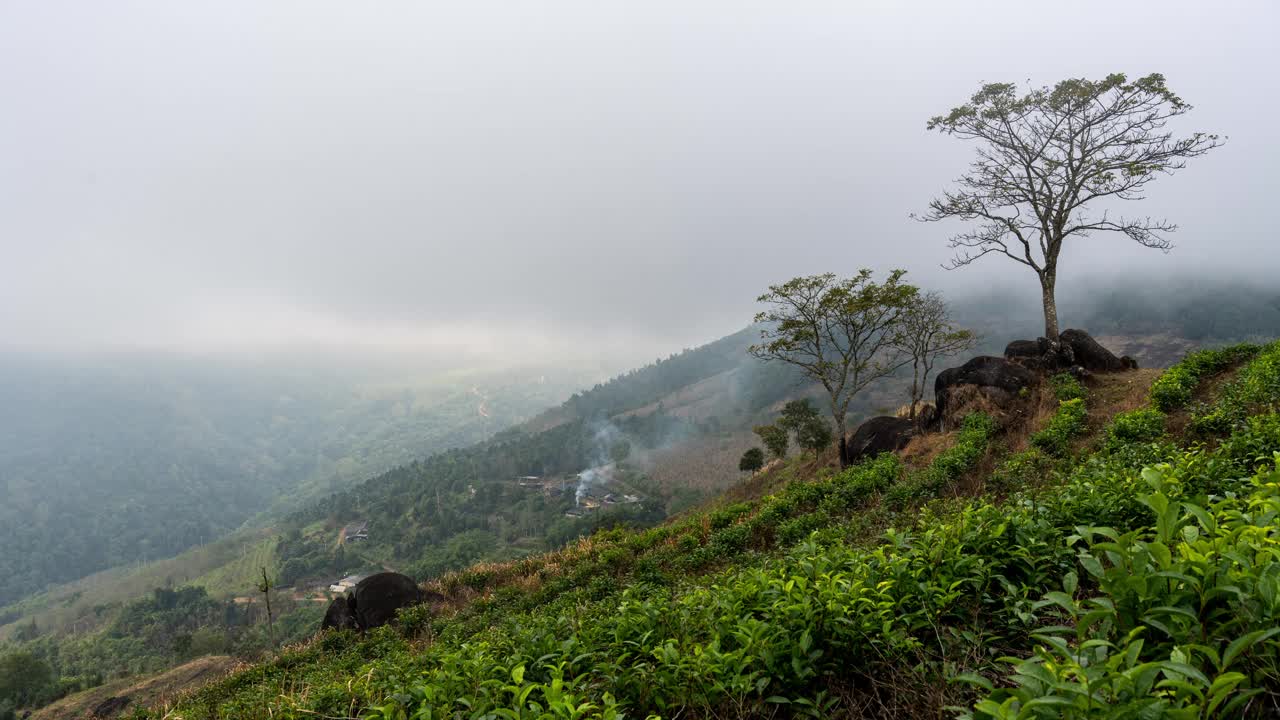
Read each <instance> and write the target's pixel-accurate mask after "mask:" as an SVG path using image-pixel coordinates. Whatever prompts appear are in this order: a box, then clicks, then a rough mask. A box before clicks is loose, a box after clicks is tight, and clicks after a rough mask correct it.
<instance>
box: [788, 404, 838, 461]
mask: <svg viewBox="0 0 1280 720" xmlns="http://www.w3.org/2000/svg"><path fill="white" fill-rule="evenodd" d="M830 444H831V426H830V425H828V424H827V421H826V420H823V419H822V418H821V417H818V415H816V414H815V415H814V416H813V417H811V418H809V419H808V420H806V421H805V422H804V424H802V425H801V426H800V427H798V428H796V445H799V446H800V447H802V448H804V449H805V450H812V451H813V453H814V454H815V455H817V454H818V453H820V452H822V451H823V450H826V449H827V446H828V445H830Z"/></svg>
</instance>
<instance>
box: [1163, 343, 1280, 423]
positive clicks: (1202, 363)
mask: <svg viewBox="0 0 1280 720" xmlns="http://www.w3.org/2000/svg"><path fill="white" fill-rule="evenodd" d="M1259 350H1261V347H1260V346H1258V345H1253V344H1248V343H1242V344H1239V345H1231V346H1229V347H1224V348H1216V349H1208V350H1197V351H1195V352H1193V353H1189V354H1188V355H1187V356H1186V357H1185V358H1183V359H1182V361H1181V362H1179V363H1178V364H1177V365H1174V366H1173V367H1171V368H1169V369H1168V370H1165V371H1164V372H1163V373H1161V375H1160V377H1158V378H1156V381H1155V383H1153V384H1152V386H1151V402H1152V404H1153V405H1155V407H1156V409H1157V410H1163V411H1165V412H1168V411H1170V410H1176V409H1178V408H1180V407H1182V406H1184V405H1186V404H1187V403H1188V402H1190V401H1191V394H1192V393H1193V392H1194V391H1195V389H1196V386H1197V385H1199V383H1200V381H1201V380H1203V379H1205V378H1207V377H1209V376H1211V375H1214V374H1216V373H1219V372H1222V371H1223V370H1226V369H1227V368H1229V367H1231V366H1232V365H1234V364H1236V363H1238V362H1241V361H1244V360H1248V359H1249V358H1251V357H1253V356H1254V355H1256V354H1258V351H1259Z"/></svg>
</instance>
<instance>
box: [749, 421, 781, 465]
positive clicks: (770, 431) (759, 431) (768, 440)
mask: <svg viewBox="0 0 1280 720" xmlns="http://www.w3.org/2000/svg"><path fill="white" fill-rule="evenodd" d="M754 431H755V434H756V435H759V436H760V442H762V443H764V446H765V447H766V448H768V449H769V454H770V455H772V456H774V457H775V458H778V459H782V458H784V457H786V456H787V445H788V444H790V439H789V438H788V437H787V431H786V430H785V429H783V428H781V427H778V426H777V425H757V426H756V427H755V429H754Z"/></svg>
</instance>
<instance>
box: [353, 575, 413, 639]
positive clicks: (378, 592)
mask: <svg viewBox="0 0 1280 720" xmlns="http://www.w3.org/2000/svg"><path fill="white" fill-rule="evenodd" d="M426 600H427V597H426V595H425V594H424V593H423V592H422V588H419V587H418V583H416V582H414V581H413V578H411V577H409V576H408V575H401V574H400V573H394V572H382V573H378V574H376V575H370V576H369V577H367V578H365V579H363V580H361V581H360V582H358V583H356V586H355V589H353V590H352V591H351V596H350V598H349V604H350V608H351V612H352V613H353V614H354V616H355V623H356V627H357V628H359V629H361V630H371V629H373V628H376V627H381V626H383V625H386V624H387V623H389V622H391V621H392V620H394V619H395V617H396V611H397V610H399V609H400V608H404V607H410V606H412V605H418V604H421V603H423V602H425V601H426Z"/></svg>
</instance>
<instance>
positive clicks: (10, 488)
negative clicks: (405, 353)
mask: <svg viewBox="0 0 1280 720" xmlns="http://www.w3.org/2000/svg"><path fill="white" fill-rule="evenodd" d="M580 377H581V376H580V375H575V374H572V373H560V374H555V373H546V372H545V371H541V370H538V371H526V372H520V373H511V374H485V373H455V374H453V375H450V374H448V373H447V372H442V373H441V374H439V375H437V376H435V377H430V376H428V377H427V378H426V379H422V378H411V379H406V380H405V381H404V382H403V383H402V384H397V383H396V381H395V379H394V378H385V379H382V380H380V381H379V382H378V384H376V385H374V384H371V383H370V382H369V381H368V380H367V379H364V378H361V377H359V376H355V375H353V374H348V373H342V372H324V373H320V372H306V371H303V370H300V369H296V368H287V367H281V368H274V369H271V368H267V369H262V368H258V369H254V368H243V367H228V366H220V365H218V364H216V363H212V362H209V363H199V362H195V361H179V360H175V361H162V360H156V359H150V360H148V359H146V358H130V359H128V360H117V361H115V362H108V363H106V364H103V363H99V364H97V365H96V366H94V367H89V366H87V365H83V364H71V363H70V362H67V361H58V360H49V359H40V358H31V359H29V360H21V359H16V358H7V359H5V360H4V361H3V365H0V428H4V432H3V434H0V478H3V481H4V485H3V492H4V500H3V502H0V542H3V544H4V546H5V547H6V548H7V550H6V552H5V553H3V554H0V576H2V577H4V578H5V582H4V583H3V584H2V585H0V607H2V606H4V605H7V604H9V603H11V602H14V601H16V600H18V599H19V598H22V597H24V596H27V595H30V594H33V593H36V592H39V591H40V590H41V589H43V588H44V587H45V586H46V585H49V584H51V583H59V582H66V581H69V580H74V579H76V578H79V577H81V576H83V575H86V574H89V573H92V572H95V571H97V570H102V569H105V568H109V567H113V566H116V565H122V564H130V563H139V562H144V561H148V560H155V559H159V558H164V557H169V556H171V555H174V554H176V553H178V552H180V551H182V550H184V549H185V548H188V547H192V546H195V545H199V544H202V543H209V542H213V541H214V540H216V539H218V538H219V537H221V536H222V535H223V534H225V533H226V532H228V531H229V530H232V529H235V528H237V527H239V526H240V525H242V524H243V523H244V522H246V521H247V520H249V519H250V518H251V517H253V516H255V515H258V514H260V513H262V512H264V511H267V510H270V509H273V508H274V509H277V510H288V509H289V508H291V507H296V506H298V505H299V504H301V503H303V502H305V501H306V500H308V499H312V498H316V497H319V496H322V495H325V494H328V493H331V492H334V491H337V490H340V489H342V488H343V487H346V486H347V485H349V484H350V483H352V482H354V481H356V480H359V479H363V478H365V477H368V476H369V475H371V474H374V473H376V472H379V471H380V470H383V469H386V468H389V467H392V466H395V465H397V464H400V463H403V462H406V461H408V460H411V459H413V458H415V457H421V456H424V455H427V454H430V453H431V452H434V451H437V450H441V449H444V448H448V447H454V446H461V445H468V444H470V443H473V442H475V441H477V440H480V439H483V438H484V437H486V436H487V435H489V434H491V433H493V432H495V431H497V430H500V429H502V428H504V427H507V426H509V425H511V424H512V423H515V422H519V421H520V420H522V419H524V418H527V417H529V416H531V415H532V414H534V413H536V412H538V411H540V410H541V409H543V408H545V407H546V406H547V405H549V404H552V403H554V402H558V401H560V400H561V399H562V398H563V397H564V396H565V395H566V394H567V393H568V391H569V389H570V388H572V387H573V386H575V385H577V384H578V383H579V382H580V380H579V379H578V378H580ZM481 410H483V412H481Z"/></svg>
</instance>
